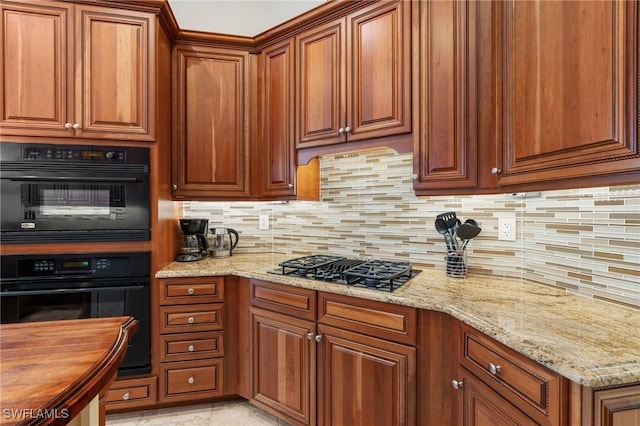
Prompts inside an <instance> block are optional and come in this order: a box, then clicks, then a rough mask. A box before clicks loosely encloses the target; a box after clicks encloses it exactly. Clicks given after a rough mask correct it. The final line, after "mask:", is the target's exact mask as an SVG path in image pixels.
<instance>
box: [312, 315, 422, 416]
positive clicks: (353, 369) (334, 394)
mask: <svg viewBox="0 0 640 426" xmlns="http://www.w3.org/2000/svg"><path fill="white" fill-rule="evenodd" d="M318 336H321V341H320V346H319V348H318V351H319V356H318V424H319V425H327V426H330V425H371V426H375V425H380V426H391V425H413V424H415V421H416V405H415V404H416V382H415V380H416V379H415V375H416V365H415V357H416V353H415V348H413V347H410V346H405V345H400V344H397V343H391V342H387V341H385V340H381V339H376V338H374V337H368V336H364V335H361V334H358V333H352V332H349V331H344V330H340V329H338V328H334V327H328V326H323V325H319V326H318Z"/></svg>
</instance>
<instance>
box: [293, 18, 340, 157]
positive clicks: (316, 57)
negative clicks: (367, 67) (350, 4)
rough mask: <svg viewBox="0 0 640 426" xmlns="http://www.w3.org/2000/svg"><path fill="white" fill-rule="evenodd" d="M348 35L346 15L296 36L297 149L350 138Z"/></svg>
mask: <svg viewBox="0 0 640 426" xmlns="http://www.w3.org/2000/svg"><path fill="white" fill-rule="evenodd" d="M345 36H346V32H345V20H344V18H343V19H339V20H337V21H332V22H329V23H327V24H324V25H321V26H319V27H316V28H313V29H311V30H308V31H306V32H303V33H302V34H300V35H299V36H297V37H296V58H297V59H296V60H297V62H298V70H297V79H296V85H297V86H296V87H297V89H296V94H297V97H296V106H297V107H298V117H297V126H298V127H297V138H296V147H297V148H305V147H312V146H320V145H330V144H335V143H340V142H345V141H346V138H345V134H344V127H345V124H344V122H345V118H346V99H345V94H346V84H347V82H346V56H345V55H346V51H345V49H346V41H345ZM339 130H340V131H339Z"/></svg>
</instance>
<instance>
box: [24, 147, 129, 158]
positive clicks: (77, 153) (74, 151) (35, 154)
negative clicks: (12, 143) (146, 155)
mask: <svg viewBox="0 0 640 426" xmlns="http://www.w3.org/2000/svg"><path fill="white" fill-rule="evenodd" d="M22 159H23V160H43V161H46V160H57V161H59V160H67V161H108V162H124V161H126V160H127V155H126V152H125V151H124V150H114V149H101V148H95V147H91V148H88V147H79V148H78V147H72V146H63V147H57V146H44V147H43V146H26V147H25V148H23V149H22Z"/></svg>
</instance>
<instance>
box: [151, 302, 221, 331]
mask: <svg viewBox="0 0 640 426" xmlns="http://www.w3.org/2000/svg"><path fill="white" fill-rule="evenodd" d="M160 315H161V317H162V321H161V323H160V333H161V334H166V333H182V332H192V331H214V330H222V329H223V328H224V327H223V317H224V315H223V304H222V303H212V304H208V305H178V306H161V307H160Z"/></svg>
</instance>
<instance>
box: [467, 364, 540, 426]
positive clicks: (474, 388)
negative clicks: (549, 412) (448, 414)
mask: <svg viewBox="0 0 640 426" xmlns="http://www.w3.org/2000/svg"><path fill="white" fill-rule="evenodd" d="M460 370H461V374H460V378H461V379H462V383H461V386H462V389H461V390H462V392H463V397H462V399H463V407H462V410H460V413H461V415H462V421H461V422H460V424H462V425H465V426H487V425H491V426H527V425H530V426H535V425H539V423H537V422H535V421H533V420H532V419H530V418H529V417H527V416H526V415H525V414H524V413H522V412H521V411H519V410H518V409H517V408H515V407H514V406H512V405H511V404H509V402H507V401H506V400H505V399H503V398H502V397H500V396H499V395H498V394H496V393H495V392H493V391H492V390H491V389H490V388H489V387H487V386H486V385H484V384H483V383H482V382H481V381H480V380H478V379H477V378H476V377H475V376H474V375H472V374H470V373H468V372H467V371H466V370H465V369H464V368H461V369H460ZM459 390H460V389H459Z"/></svg>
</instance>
